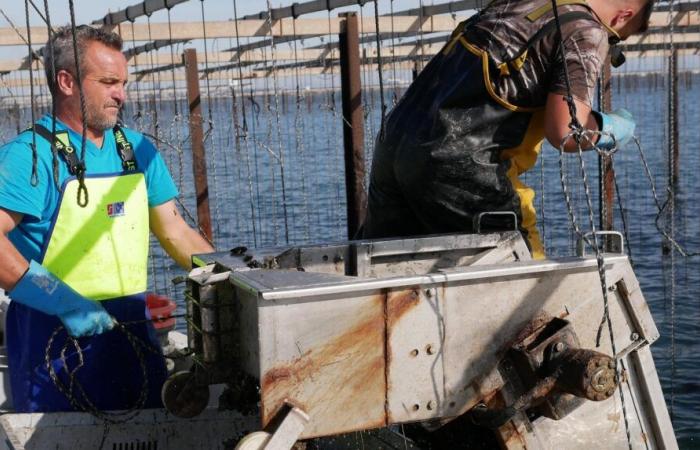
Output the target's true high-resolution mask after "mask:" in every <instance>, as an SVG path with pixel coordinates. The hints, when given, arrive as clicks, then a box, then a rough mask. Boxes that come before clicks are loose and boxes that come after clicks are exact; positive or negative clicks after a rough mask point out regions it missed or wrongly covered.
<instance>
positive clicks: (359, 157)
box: [338, 13, 367, 239]
mask: <svg viewBox="0 0 700 450" xmlns="http://www.w3.org/2000/svg"><path fill="white" fill-rule="evenodd" d="M340 17H343V18H345V20H343V21H341V26H340V34H339V39H338V44H339V48H340V79H341V85H342V96H343V143H344V145H345V193H346V197H347V204H348V205H347V211H348V238H350V239H352V238H353V237H354V236H355V234H356V233H357V230H358V229H359V228H360V226H361V225H362V223H363V222H364V220H365V214H366V212H367V196H366V194H365V186H364V185H365V183H364V181H365V152H364V147H363V143H364V137H365V133H364V122H363V121H364V118H363V113H362V86H361V84H360V34H359V27H358V24H357V15H356V14H355V13H343V14H340Z"/></svg>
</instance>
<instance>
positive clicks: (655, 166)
mask: <svg viewBox="0 0 700 450" xmlns="http://www.w3.org/2000/svg"><path fill="white" fill-rule="evenodd" d="M613 86H614V93H613V98H614V106H615V107H625V108H627V109H629V110H630V111H631V112H632V113H633V115H634V117H635V118H636V120H637V124H638V127H637V135H638V136H639V138H640V140H641V143H642V147H643V151H644V156H645V157H646V159H647V162H648V167H649V169H650V170H651V172H652V176H653V181H654V183H655V184H656V187H657V192H658V195H659V197H660V199H661V201H664V200H665V199H666V197H667V195H668V191H667V189H668V183H667V179H668V176H667V175H668V169H667V168H668V157H667V155H668V148H669V136H668V135H669V131H668V130H669V123H668V112H667V105H668V96H667V89H666V85H665V80H664V78H663V77H661V76H656V77H647V78H626V79H624V80H622V79H620V78H618V79H616V80H614V82H613ZM679 92H680V95H679V111H680V116H679V130H680V139H679V141H680V161H681V163H680V177H679V182H678V184H677V185H676V186H675V187H674V191H675V195H676V203H675V208H674V219H673V232H674V236H675V237H676V238H677V239H678V241H679V242H680V243H682V245H684V246H685V247H687V248H688V249H689V251H690V252H695V251H700V233H699V232H700V222H699V221H698V217H699V216H700V202H698V200H697V194H698V193H699V192H700V177H698V173H700V152H699V151H698V150H699V148H698V147H699V146H700V144H699V143H700V127H698V126H697V124H696V123H695V122H696V120H697V117H700V111H699V109H700V102H698V99H699V98H700V78H697V77H696V78H687V79H683V83H682V84H681V86H680V91H679ZM386 98H387V102H389V103H390V102H391V95H390V94H387V96H386ZM364 99H365V102H366V113H365V135H366V138H365V145H366V148H367V149H368V152H367V162H368V167H369V164H370V160H371V151H370V150H369V149H371V148H372V142H373V140H374V136H375V135H376V132H377V130H378V128H379V123H380V106H379V95H378V92H377V91H376V90H375V91H366V92H365V93H364ZM185 108H186V105H185V104H184V101H183V100H180V101H178V102H171V101H160V100H158V99H156V102H155V109H154V110H153V109H152V108H151V106H149V103H148V102H147V101H146V99H143V100H142V103H141V105H139V104H138V103H137V102H132V104H130V105H128V108H127V109H126V110H125V113H124V118H125V121H126V122H127V124H129V125H131V126H134V127H135V128H138V129H141V130H143V131H145V132H147V133H149V134H152V135H156V134H157V136H158V140H159V141H158V146H159V148H160V149H161V151H162V153H163V156H164V158H165V159H166V162H167V163H168V165H169V166H170V168H171V171H172V174H173V177H174V178H175V180H176V183H177V184H178V186H179V189H180V192H181V199H182V202H183V207H184V210H185V213H186V215H187V213H189V214H191V215H196V207H195V204H194V191H193V190H194V186H193V182H192V171H191V170H192V169H191V167H192V165H191V159H190V147H189V142H188V137H189V131H188V126H187V117H186V112H185V113H183V111H186V110H185ZM340 108H341V106H340V96H339V94H337V93H336V95H335V98H334V97H333V96H332V95H330V94H329V93H328V92H313V93H312V92H310V91H302V96H301V97H300V98H299V99H298V100H297V98H295V95H294V93H291V94H288V95H285V96H277V97H274V96H268V97H263V96H251V95H249V93H246V96H245V99H244V100H243V101H242V102H241V101H236V103H235V105H234V103H233V102H232V99H231V98H230V97H228V96H221V97H216V96H213V97H212V100H211V101H210V102H207V101H205V103H204V108H203V115H204V119H205V130H206V136H207V138H206V151H207V160H208V178H209V186H210V201H211V212H212V217H213V226H214V236H215V239H214V241H215V245H216V247H217V249H219V250H226V249H230V248H232V247H235V246H238V245H246V246H249V247H253V246H270V245H283V244H285V243H287V242H288V243H289V244H301V243H312V242H316V243H320V242H327V241H332V240H343V239H345V237H346V236H345V233H346V228H345V220H346V216H345V188H344V172H343V156H342V129H341V118H340ZM153 111H156V112H153ZM21 121H22V123H23V124H28V123H29V122H28V121H29V119H28V113H27V111H26V110H24V111H22V119H21ZM15 127H16V119H12V118H11V115H9V114H5V115H3V118H2V119H0V138H3V139H7V138H8V137H11V136H12V135H13V134H14V129H15ZM585 164H586V167H587V175H588V181H589V184H590V187H591V195H592V196H593V198H594V205H595V208H596V209H597V205H598V202H597V192H598V187H597V185H598V175H597V160H596V157H595V155H593V154H591V155H586V157H585ZM564 166H565V173H566V174H567V175H568V177H569V179H570V183H569V190H570V192H571V195H572V199H573V201H574V204H575V205H576V207H575V208H576V215H577V217H578V219H579V221H580V224H581V227H582V228H583V229H585V230H587V229H588V216H589V212H588V208H587V207H586V197H585V190H584V188H583V183H582V178H581V174H580V163H579V161H578V159H577V158H576V157H575V156H573V155H569V156H567V157H566V159H565V164H564ZM615 167H616V173H617V184H618V187H619V190H620V197H621V204H622V208H623V210H624V213H625V217H626V227H625V226H624V225H623V222H622V220H621V218H620V214H619V213H620V210H619V207H618V206H616V212H615V214H616V223H617V229H619V230H620V231H622V230H623V229H625V228H626V231H627V234H628V237H629V244H630V247H629V251H630V254H631V256H632V259H633V263H634V266H635V269H636V274H637V277H638V278H639V280H640V282H641V285H642V288H643V291H644V294H645V296H646V299H647V301H648V302H649V304H650V305H651V310H652V313H653V315H654V317H655V319H656V322H657V326H658V328H659V330H660V332H661V339H660V340H659V341H657V342H656V343H655V344H654V345H653V347H652V350H653V353H654V356H655V362H656V365H657V369H658V371H659V375H660V377H661V381H662V384H663V387H664V391H665V395H666V400H667V404H668V405H669V407H671V406H672V411H673V421H674V427H675V429H676V433H677V437H678V438H679V441H680V443H681V446H682V447H685V448H692V447H695V446H698V447H700V441H699V440H698V436H699V435H700V422H699V421H698V417H700V377H699V376H698V374H697V368H698V367H699V363H700V344H699V342H700V339H699V338H700V308H699V306H700V301H699V299H698V295H697V293H698V292H700V270H699V269H700V267H699V262H700V257H688V258H685V257H682V256H681V255H679V254H678V253H674V254H673V255H671V254H668V252H664V246H663V245H662V244H663V239H662V236H661V234H660V233H659V231H658V230H657V228H656V226H655V218H656V214H657V211H658V210H657V208H656V205H655V202H654V198H653V195H652V191H651V185H650V182H649V180H648V178H647V176H646V173H645V169H644V165H643V164H642V158H641V156H640V152H639V150H638V149H637V148H636V147H635V146H633V145H630V146H628V147H626V148H623V149H621V150H620V151H619V153H618V154H617V155H616V157H615ZM525 181H526V182H527V183H528V184H530V185H532V186H534V187H535V188H536V190H537V191H538V198H537V200H536V204H537V205H538V209H539V213H540V214H543V216H544V227H543V230H542V231H543V235H544V237H545V243H546V246H547V249H548V252H549V254H550V255H552V256H564V255H570V254H573V253H574V248H575V247H574V246H575V239H574V238H573V232H572V228H571V224H570V221H569V218H568V216H567V212H566V208H565V207H564V199H563V196H562V188H561V181H560V169H559V155H558V153H557V152H556V151H555V150H554V149H552V148H551V147H546V148H545V149H544V150H543V156H542V157H541V159H540V164H538V166H536V167H535V168H533V169H532V170H531V171H530V172H529V173H528V174H527V175H526V176H525ZM542 193H544V195H542ZM596 217H597V214H596ZM669 217H670V216H669V215H665V218H664V219H663V220H661V224H662V226H664V227H667V228H669V227H670V224H671V221H670V219H669ZM596 223H597V218H596ZM182 274H183V272H182V271H181V270H180V269H178V268H176V267H175V266H174V265H173V264H172V263H171V262H169V260H168V259H167V258H164V257H163V253H162V251H161V250H160V249H159V248H158V246H157V243H155V242H154V243H153V244H152V274H151V288H152V290H155V291H158V292H160V293H164V294H168V295H171V296H173V297H174V298H176V299H178V301H179V302H182V294H181V291H180V289H181V288H179V287H173V285H172V284H171V283H170V280H171V279H172V278H173V277H175V276H176V275H182ZM672 333H673V334H674V336H675V339H674V342H673V345H672V342H671V335H672Z"/></svg>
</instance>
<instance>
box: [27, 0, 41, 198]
mask: <svg viewBox="0 0 700 450" xmlns="http://www.w3.org/2000/svg"><path fill="white" fill-rule="evenodd" d="M24 12H25V18H26V20H27V54H28V56H27V58H28V60H29V95H30V96H31V104H30V107H29V109H30V113H31V116H32V143H31V147H32V175H31V179H30V184H31V185H32V186H33V187H36V186H37V185H38V184H39V177H38V175H37V165H38V159H39V158H38V155H37V151H36V132H35V130H34V124H35V123H36V118H35V117H34V70H33V69H32V64H33V63H34V51H33V50H32V29H31V27H30V26H29V3H28V2H27V0H25V1H24Z"/></svg>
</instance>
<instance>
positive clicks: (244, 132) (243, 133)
mask: <svg viewBox="0 0 700 450" xmlns="http://www.w3.org/2000/svg"><path fill="white" fill-rule="evenodd" d="M233 23H234V24H235V27H234V28H235V32H236V48H238V47H240V46H241V38H240V35H239V33H238V6H237V2H236V0H233ZM237 68H238V85H239V87H240V95H238V96H235V85H234V86H232V90H233V92H234V98H233V102H234V107H235V104H236V97H238V99H239V101H240V105H241V119H242V124H241V127H240V129H239V128H236V145H238V142H239V139H238V138H239V137H240V138H242V139H243V145H244V147H245V161H246V168H247V170H248V198H249V199H250V217H251V223H252V226H253V244H254V245H255V247H257V246H258V233H257V228H256V223H255V217H256V214H255V201H254V197H253V179H252V174H251V170H250V147H249V145H248V122H247V120H246V108H245V95H244V93H243V68H242V67H241V55H240V53H238V65H237ZM252 97H253V95H252V92H251V98H252ZM253 135H255V132H253ZM256 171H257V162H256ZM255 178H256V180H257V179H258V177H257V172H256V176H255ZM259 195H260V194H259V192H258V198H259Z"/></svg>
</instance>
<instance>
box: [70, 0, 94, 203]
mask: <svg viewBox="0 0 700 450" xmlns="http://www.w3.org/2000/svg"><path fill="white" fill-rule="evenodd" d="M68 7H69V9H70V24H71V31H72V33H71V34H72V37H73V57H74V59H75V79H76V80H75V81H76V83H77V85H78V94H79V96H80V120H81V121H82V126H83V132H82V133H81V137H80V159H79V161H80V162H79V165H78V167H76V173H75V176H76V178H77V179H78V198H77V201H78V206H80V207H82V208H84V207H86V206H87V205H88V201H89V199H88V191H87V187H85V147H86V140H87V109H86V106H85V94H84V92H83V83H82V78H81V74H80V72H81V71H80V60H79V59H80V58H79V56H78V41H77V37H76V33H75V32H76V27H75V6H74V5H73V0H68Z"/></svg>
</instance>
